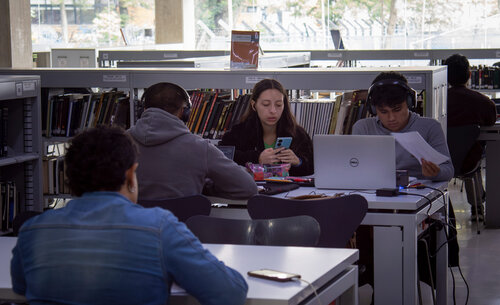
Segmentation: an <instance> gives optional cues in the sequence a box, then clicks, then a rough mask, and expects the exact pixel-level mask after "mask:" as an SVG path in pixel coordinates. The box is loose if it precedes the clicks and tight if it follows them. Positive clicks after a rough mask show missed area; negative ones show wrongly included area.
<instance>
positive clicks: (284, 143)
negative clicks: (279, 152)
mask: <svg viewBox="0 0 500 305" xmlns="http://www.w3.org/2000/svg"><path fill="white" fill-rule="evenodd" d="M291 144H292V137H278V138H277V139H276V144H275V145H274V148H280V147H284V148H290V145H291Z"/></svg>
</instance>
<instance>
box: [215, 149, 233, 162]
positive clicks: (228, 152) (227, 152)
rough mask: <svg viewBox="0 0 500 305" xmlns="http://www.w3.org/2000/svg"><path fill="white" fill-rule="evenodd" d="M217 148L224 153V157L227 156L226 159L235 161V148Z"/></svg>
mask: <svg viewBox="0 0 500 305" xmlns="http://www.w3.org/2000/svg"><path fill="white" fill-rule="evenodd" d="M216 147H217V148H218V149H219V150H220V151H222V153H224V155H225V156H226V158H228V159H229V160H233V159H234V150H235V147H234V146H224V145H216Z"/></svg>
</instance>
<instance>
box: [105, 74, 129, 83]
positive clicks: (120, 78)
mask: <svg viewBox="0 0 500 305" xmlns="http://www.w3.org/2000/svg"><path fill="white" fill-rule="evenodd" d="M102 81H103V82H122V83H125V82H126V81H127V75H125V74H104V75H103V76H102Z"/></svg>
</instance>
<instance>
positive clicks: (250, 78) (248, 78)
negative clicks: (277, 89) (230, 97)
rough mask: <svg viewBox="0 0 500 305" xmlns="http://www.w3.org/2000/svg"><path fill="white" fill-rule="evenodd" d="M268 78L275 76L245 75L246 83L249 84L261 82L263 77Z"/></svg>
mask: <svg viewBox="0 0 500 305" xmlns="http://www.w3.org/2000/svg"><path fill="white" fill-rule="evenodd" d="M266 78H273V77H272V76H271V75H263V76H246V77H245V83H247V84H256V83H258V82H260V81H261V80H263V79H266Z"/></svg>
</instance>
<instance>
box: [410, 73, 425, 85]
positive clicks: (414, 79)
mask: <svg viewBox="0 0 500 305" xmlns="http://www.w3.org/2000/svg"><path fill="white" fill-rule="evenodd" d="M406 79H407V80H408V84H421V83H422V76H411V75H410V76H407V77H406Z"/></svg>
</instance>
